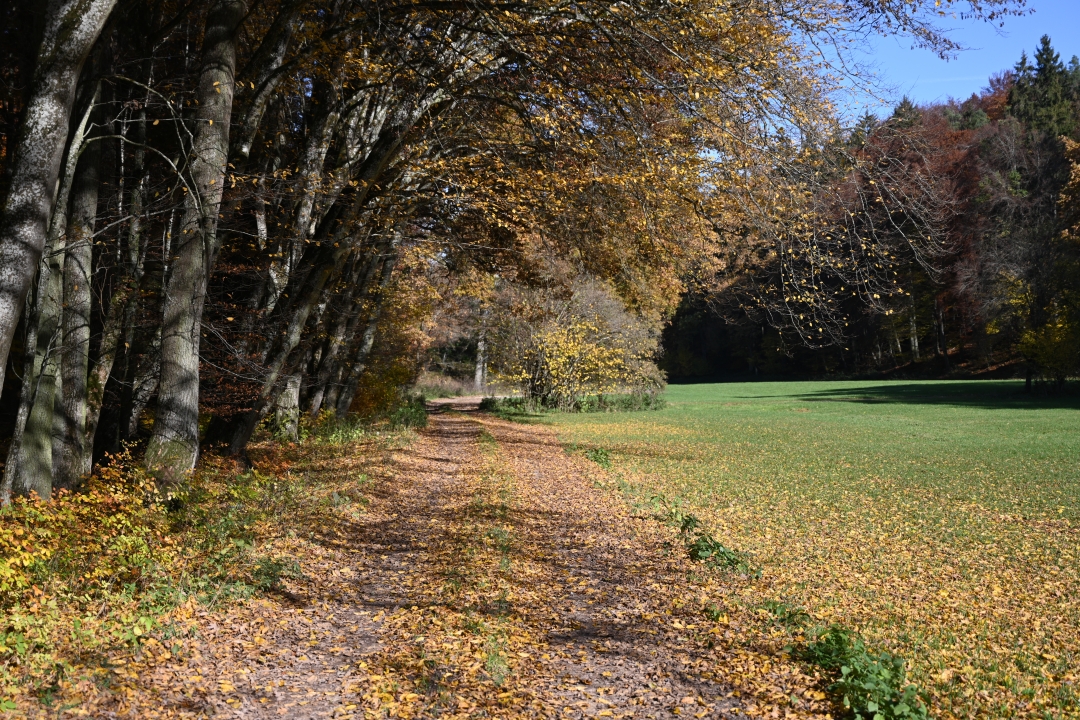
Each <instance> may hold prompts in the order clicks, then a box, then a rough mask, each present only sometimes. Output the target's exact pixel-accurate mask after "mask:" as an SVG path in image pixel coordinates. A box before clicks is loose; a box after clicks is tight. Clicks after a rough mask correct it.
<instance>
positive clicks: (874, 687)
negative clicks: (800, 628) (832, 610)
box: [802, 625, 929, 720]
mask: <svg viewBox="0 0 1080 720" xmlns="http://www.w3.org/2000/svg"><path fill="white" fill-rule="evenodd" d="M802 657H803V659H804V660H806V661H808V662H811V663H813V664H815V665H817V666H819V667H821V668H822V669H824V670H827V671H829V672H831V673H839V675H840V677H839V678H838V679H837V680H836V682H834V683H833V684H832V685H830V686H829V690H830V692H832V693H834V694H835V695H836V696H837V697H838V698H839V700H840V702H841V703H842V704H843V706H844V709H845V710H847V711H849V712H850V713H851V714H852V715H853V716H854V717H856V718H865V719H866V720H904V719H908V718H911V719H915V720H925V719H926V718H928V717H929V715H928V714H927V712H926V705H924V704H923V702H922V700H921V699H920V698H919V691H918V688H917V687H915V686H914V685H905V680H906V675H905V673H904V660H903V658H900V657H896V656H895V655H892V654H890V653H887V652H881V653H879V654H877V655H872V654H871V653H870V652H868V651H867V649H866V645H865V644H864V643H863V641H862V639H860V638H858V637H856V636H854V635H853V634H852V632H851V631H850V630H847V629H845V628H842V627H839V626H837V625H831V626H829V627H828V628H825V629H823V630H819V631H818V632H817V633H816V637H815V639H814V640H813V641H812V642H810V643H809V644H808V645H807V647H806V649H805V650H804V651H803V652H802Z"/></svg>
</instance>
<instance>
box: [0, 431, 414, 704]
mask: <svg viewBox="0 0 1080 720" xmlns="http://www.w3.org/2000/svg"><path fill="white" fill-rule="evenodd" d="M308 435H309V437H308V438H307V439H306V440H305V441H304V442H301V443H300V444H298V445H294V446H292V447H288V446H283V445H281V444H278V443H273V442H262V443H257V444H256V445H255V446H254V447H253V451H252V455H253V457H254V458H255V461H256V466H257V468H258V469H257V470H247V471H240V472H238V471H237V469H236V467H235V466H234V465H233V463H232V462H231V461H228V460H226V459H224V458H220V457H217V456H214V455H206V456H205V457H204V459H203V462H202V463H201V465H200V468H199V469H198V470H197V471H196V472H195V473H194V474H193V476H192V477H191V478H190V480H189V482H187V483H186V484H185V485H184V486H182V487H176V488H172V489H170V490H169V491H168V492H164V491H162V490H161V489H160V488H159V487H158V486H157V485H156V484H155V482H154V481H153V479H152V478H151V477H150V476H149V475H147V474H146V473H145V471H143V470H142V468H141V466H140V465H139V464H138V463H137V462H136V461H134V460H133V459H132V457H131V456H130V455H129V454H127V453H125V454H122V455H119V456H116V457H113V458H111V459H110V460H109V462H107V463H104V464H103V466H102V467H100V468H99V469H98V470H97V471H96V473H95V475H94V476H93V477H91V478H89V479H88V480H87V481H86V482H85V483H84V484H83V486H82V487H81V488H80V489H79V491H78V492H75V493H67V492H64V493H58V494H57V495H56V496H54V498H53V499H51V500H50V501H48V502H43V501H41V500H38V499H28V498H20V499H17V500H16V501H14V502H13V503H12V504H11V505H10V506H9V507H7V508H3V509H2V510H0V709H9V710H10V709H16V708H19V709H23V710H27V709H30V708H34V707H40V705H41V704H44V705H45V706H52V705H53V704H54V703H55V701H56V698H57V697H60V696H62V695H63V694H64V691H65V690H66V689H70V688H71V687H72V686H73V685H74V684H75V683H79V682H84V681H89V682H90V684H91V686H102V687H104V686H105V685H107V684H108V674H109V671H110V668H112V667H114V666H116V665H117V664H120V663H123V662H125V660H124V658H129V657H132V656H138V655H139V654H140V653H142V652H144V647H145V646H147V643H149V644H150V646H152V648H153V651H154V652H155V653H161V652H166V653H169V652H173V653H183V652H184V639H185V638H188V637H191V636H192V634H193V633H194V632H195V624H194V621H193V620H192V616H193V613H194V612H195V611H196V609H199V610H198V611H199V612H205V611H211V610H213V609H215V608H219V607H222V606H224V605H226V604H228V603H231V602H235V601H242V600H244V599H246V598H249V597H252V596H254V595H258V594H264V593H277V592H288V590H287V587H288V586H289V585H290V584H292V583H295V582H302V581H303V569H302V567H301V565H300V564H299V563H298V562H297V561H296V560H295V559H294V558H300V557H305V553H304V552H303V551H302V550H298V549H297V548H298V546H299V545H302V544H303V543H305V542H309V541H310V538H313V537H315V535H316V534H317V532H318V531H319V528H321V527H325V526H326V525H327V524H328V523H331V522H333V521H334V520H335V519H347V518H349V517H350V516H351V517H356V516H357V514H358V513H360V512H362V511H363V509H364V507H365V505H366V502H367V500H366V498H365V490H366V488H367V486H368V485H369V484H370V482H371V480H370V479H369V478H370V475H369V473H370V472H372V469H373V467H374V466H375V465H376V464H377V461H378V458H379V457H380V451H381V450H386V449H388V448H391V447H393V446H396V445H400V444H401V443H403V442H407V441H408V431H401V430H394V429H392V427H391V426H389V425H387V424H383V425H382V426H381V427H372V426H370V425H367V426H363V427H361V426H359V425H357V424H354V423H333V424H331V423H325V424H324V425H322V426H319V427H315V428H313V429H312V430H311V431H310V432H309V433H308ZM346 455H348V456H351V457H356V458H358V460H357V461H356V462H355V463H353V465H354V467H355V472H351V473H342V472H341V471H340V467H341V466H342V463H341V460H340V457H341V456H346ZM325 457H334V458H337V466H338V469H337V470H336V471H335V472H333V473H329V472H321V471H319V470H318V469H317V468H318V467H319V465H318V464H313V463H312V458H325ZM365 458H366V459H365ZM294 468H304V469H303V471H302V472H295V471H294Z"/></svg>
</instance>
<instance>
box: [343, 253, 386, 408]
mask: <svg viewBox="0 0 1080 720" xmlns="http://www.w3.org/2000/svg"><path fill="white" fill-rule="evenodd" d="M395 245H396V244H395ZM394 250H396V247H395V248H394V249H393V250H391V252H392V254H391V255H390V257H388V258H386V260H385V261H384V262H383V267H382V277H380V278H379V288H378V295H376V296H375V301H374V304H373V305H372V308H371V314H370V315H369V316H368V321H367V327H365V328H364V334H363V336H362V337H361V338H360V345H359V347H358V348H357V349H356V355H355V357H354V358H353V361H352V364H351V366H350V367H349V369H348V373H349V375H348V380H347V381H346V383H345V386H344V387H343V388H342V390H341V393H340V394H339V395H338V398H337V406H336V407H335V412H336V413H337V414H338V415H340V416H344V415H346V414H347V413H348V412H349V408H350V407H351V406H352V403H353V398H355V397H356V389H357V387H359V385H360V376H361V375H363V374H364V370H365V369H367V361H368V356H369V355H371V348H372V346H374V345H375V334H376V332H378V329H379V316H380V315H382V308H383V302H384V300H385V299H386V288H387V287H388V286H389V285H390V278H391V277H393V274H394V266H395V265H396V264H397V253H396V252H394Z"/></svg>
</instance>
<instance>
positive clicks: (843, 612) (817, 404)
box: [546, 381, 1080, 718]
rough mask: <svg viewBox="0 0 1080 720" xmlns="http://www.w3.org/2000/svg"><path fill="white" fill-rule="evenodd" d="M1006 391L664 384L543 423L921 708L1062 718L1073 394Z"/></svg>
mask: <svg viewBox="0 0 1080 720" xmlns="http://www.w3.org/2000/svg"><path fill="white" fill-rule="evenodd" d="M1022 390H1023V388H1022V384H1020V383H1016V382H914V381H912V382H854V381H851V382H793V383H753V384H751V383H739V384H713V385H680V386H672V387H671V388H669V390H668V393H667V399H668V402H669V405H668V407H667V408H666V409H664V410H660V411H653V412H639V413H623V414H617V413H615V414H581V415H570V414H567V415H552V416H548V417H547V419H546V421H548V422H552V423H554V424H555V425H556V427H557V429H558V431H559V432H560V435H561V437H562V438H563V440H564V441H565V442H566V443H568V444H575V443H576V444H578V445H579V446H582V447H589V446H599V447H603V448H605V449H607V450H608V451H609V452H610V453H611V457H612V460H613V462H614V466H613V472H615V473H616V474H617V475H618V476H621V477H622V478H624V479H627V480H629V481H630V482H631V483H633V484H634V485H636V486H637V487H638V488H639V492H641V493H643V494H645V495H650V494H661V495H663V496H665V497H666V498H668V499H670V500H675V499H678V501H681V502H683V503H684V504H685V505H686V506H687V507H688V508H690V509H691V510H692V511H693V512H695V513H696V514H698V515H699V516H700V517H701V518H702V519H703V520H704V521H705V522H706V523H707V524H708V525H709V526H710V528H711V530H712V531H713V533H714V534H715V535H716V537H717V538H718V539H720V540H721V541H722V542H724V543H725V544H726V545H729V546H731V547H734V548H737V549H740V550H743V551H746V552H748V553H749V554H750V555H751V556H752V558H753V559H754V561H755V562H756V563H757V564H759V565H760V566H761V567H762V568H763V570H764V574H763V577H762V578H761V579H760V580H756V581H749V580H748V581H747V585H746V589H745V590H744V591H743V592H742V595H743V600H744V601H745V602H748V603H754V602H758V603H760V602H764V601H765V600H767V599H776V600H783V601H786V602H789V603H792V604H798V605H801V606H803V607H805V608H806V609H807V610H808V611H809V612H810V613H811V615H812V616H813V617H814V618H815V620H816V621H818V622H821V623H828V622H840V623H842V624H844V625H847V626H849V627H854V628H856V629H858V630H859V631H860V632H861V633H863V635H864V636H865V637H866V638H867V639H868V641H869V642H870V643H871V644H872V645H873V646H875V647H879V648H882V649H888V650H890V651H893V652H896V653H899V654H901V655H903V656H904V657H906V658H908V660H909V675H910V677H911V679H912V680H913V681H915V682H917V683H918V684H919V685H920V686H921V687H922V688H923V689H924V690H926V691H927V692H928V693H929V695H930V699H931V703H930V704H931V711H932V714H933V715H934V716H939V717H988V716H989V717H1040V718H1042V717H1046V718H1052V717H1074V716H1080V397H1077V396H1073V397H1066V398H1063V399H1051V398H1040V397H1035V398H1032V397H1030V396H1027V395H1025V394H1024V393H1023V392H1022Z"/></svg>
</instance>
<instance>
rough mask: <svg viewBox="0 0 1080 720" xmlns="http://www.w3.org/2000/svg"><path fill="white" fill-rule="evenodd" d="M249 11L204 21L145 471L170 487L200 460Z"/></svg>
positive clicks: (224, 5) (222, 6)
mask: <svg viewBox="0 0 1080 720" xmlns="http://www.w3.org/2000/svg"><path fill="white" fill-rule="evenodd" d="M246 9H247V8H246V5H245V3H244V2H243V0H218V1H217V2H216V3H214V5H213V7H212V8H211V9H210V12H209V14H208V15H207V18H206V35H205V39H204V41H203V42H204V44H203V66H202V72H201V74H200V77H199V87H198V92H197V95H198V98H197V99H198V110H197V111H196V113H195V122H196V129H195V140H194V147H193V148H192V158H191V172H190V178H191V185H190V192H188V193H187V197H186V203H185V207H184V216H183V219H182V220H181V225H180V227H181V231H180V235H179V236H178V237H177V238H175V240H174V244H173V262H172V274H171V276H170V277H169V281H168V284H167V286H166V294H165V308H164V322H163V323H162V335H161V378H160V381H159V390H158V403H157V413H156V415H155V417H154V434H153V436H152V437H151V438H150V443H149V445H148V446H147V449H146V464H147V467H149V468H150V469H151V471H153V472H154V473H155V474H157V475H158V477H159V478H160V479H161V480H163V481H165V482H167V483H171V482H175V481H177V480H179V479H181V478H182V477H184V476H186V475H187V473H188V472H190V471H191V470H192V469H193V468H194V467H195V461H196V460H197V459H198V454H199V340H200V337H201V326H202V313H203V304H204V302H205V300H206V286H207V282H208V280H209V273H210V266H211V263H212V262H213V258H214V255H215V254H216V251H217V219H218V208H219V206H220V205H221V195H222V190H223V188H224V181H225V170H226V167H225V166H226V162H227V161H228V151H229V123H230V120H231V117H232V101H233V91H234V87H235V80H234V76H235V74H236V35H237V30H238V29H239V26H240V23H241V22H242V21H243V19H244V16H245V12H246Z"/></svg>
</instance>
